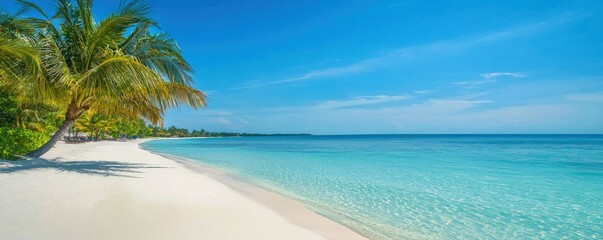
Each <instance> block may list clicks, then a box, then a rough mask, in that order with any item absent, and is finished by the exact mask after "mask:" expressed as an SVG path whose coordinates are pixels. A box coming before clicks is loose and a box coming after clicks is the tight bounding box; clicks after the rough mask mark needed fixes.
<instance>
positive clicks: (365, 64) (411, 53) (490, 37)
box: [233, 14, 577, 89]
mask: <svg viewBox="0 0 603 240" xmlns="http://www.w3.org/2000/svg"><path fill="white" fill-rule="evenodd" d="M576 18H577V16H575V15H573V14H563V15H560V16H557V17H555V18H551V19H548V20H544V21H539V22H535V23H531V24H525V25H522V26H517V27H514V28H508V29H503V30H500V31H496V32H492V33H489V34H484V35H480V36H474V37H470V38H463V39H458V38H457V39H450V40H445V41H439V42H435V43H430V44H424V45H417V46H411V47H405V48H399V49H394V50H391V51H388V52H386V53H385V54H383V55H381V56H377V57H373V58H368V59H364V60H360V61H357V62H354V63H351V64H348V65H345V66H339V67H332V68H324V69H317V70H312V71H308V72H307V73H305V74H302V75H300V76H295V77H290V78H285V79H281V80H276V81H270V82H252V83H247V84H243V85H240V86H238V87H235V88H233V89H248V88H257V87H263V86H270V85H277V84H284V83H293V82H301V81H308V80H315V79H323V78H329V77H337V76H345V75H351V74H357V73H361V72H366V71H371V70H374V69H377V68H380V67H384V66H387V65H388V64H394V63H400V62H401V61H404V60H411V59H414V58H415V57H420V56H423V55H427V54H428V53H437V52H442V51H455V50H463V49H467V48H470V47H473V46H475V45H479V44H485V43H490V42H496V41H501V40H506V39H513V38H518V37H524V36H530V35H533V34H536V33H538V32H539V31H542V30H545V29H548V28H551V27H554V26H557V25H559V24H562V23H565V22H569V21H572V20H574V19H576ZM492 74H495V75H493V76H488V77H491V78H496V77H499V76H504V74H513V73H492ZM496 74H503V75H498V76H497V75H496ZM507 76H511V75H507Z"/></svg>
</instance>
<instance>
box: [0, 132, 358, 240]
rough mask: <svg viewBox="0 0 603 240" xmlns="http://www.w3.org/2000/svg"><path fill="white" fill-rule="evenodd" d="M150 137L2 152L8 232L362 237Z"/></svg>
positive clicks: (2, 202) (2, 222)
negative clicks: (21, 155) (31, 156)
mask: <svg viewBox="0 0 603 240" xmlns="http://www.w3.org/2000/svg"><path fill="white" fill-rule="evenodd" d="M144 141H148V139H144V140H136V141H131V142H125V143H124V142H93V143H87V144H83V145H79V144H76V145H74V144H64V143H60V144H57V147H56V148H54V149H52V150H51V151H50V152H49V153H48V154H47V155H45V156H44V157H43V158H42V159H36V160H31V161H19V162H8V161H2V162H0V181H2V182H3V184H2V185H0V192H2V193H3V194H2V195H0V206H2V211H1V213H0V236H4V237H7V238H10V239H13V238H14V239H141V238H144V239H366V238H364V237H362V236H360V235H359V234H357V233H356V232H353V231H352V230H350V229H348V228H346V227H344V226H343V225H341V224H339V223H336V222H334V221H332V220H330V219H328V218H326V217H323V216H321V215H319V214H317V213H314V212H313V211H311V210H309V209H307V208H305V207H304V206H303V205H301V204H300V203H298V202H295V201H293V200H289V199H286V198H284V197H281V196H279V195H277V194H275V193H271V192H268V191H267V190H264V189H260V188H258V187H256V186H252V185H250V184H247V183H244V182H240V181H237V180H235V179H232V178H229V177H228V176H225V175H224V174H222V173H219V172H217V171H215V170H212V169H210V168H204V167H203V166H201V165H199V164H196V163H190V162H186V161H180V160H177V159H173V158H166V157H164V156H161V155H158V154H155V153H153V152H150V151H148V150H145V149H143V148H142V147H140V146H139V144H140V143H142V142H144Z"/></svg>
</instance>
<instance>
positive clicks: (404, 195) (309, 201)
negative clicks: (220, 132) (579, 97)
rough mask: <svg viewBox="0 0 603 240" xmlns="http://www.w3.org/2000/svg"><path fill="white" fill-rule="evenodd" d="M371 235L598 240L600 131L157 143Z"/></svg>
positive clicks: (602, 163) (602, 192)
mask: <svg viewBox="0 0 603 240" xmlns="http://www.w3.org/2000/svg"><path fill="white" fill-rule="evenodd" d="M143 147H145V148H147V149H150V150H152V151H155V152H159V153H164V154H170V155H175V156H180V157H185V158H189V159H192V160H194V161H198V162H201V163H203V164H204V165H208V166H210V167H213V168H217V169H220V170H222V171H224V172H226V173H228V174H231V175H233V176H236V177H238V178H240V179H243V180H245V181H248V182H251V183H253V184H256V185H259V186H261V187H263V188H267V189H269V190H272V191H274V192H277V193H280V194H282V195H285V196H287V197H290V198H293V199H296V200H298V201H300V202H302V203H304V204H305V205H306V206H308V207H309V208H310V209H312V210H314V211H316V212H318V213H320V214H322V215H325V216H327V217H329V218H331V219H334V220H335V221H338V222H340V223H342V224H344V225H347V226H349V227H350V228H352V229H354V230H356V231H358V232H360V233H362V234H364V235H366V236H368V237H370V238H372V239H601V238H603V136H602V135H583V136H580V135H577V136H569V135H365V136H295V137H245V138H242V137H241V138H209V139H179V140H158V141H151V142H147V143H145V144H143Z"/></svg>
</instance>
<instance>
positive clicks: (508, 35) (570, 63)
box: [3, 0, 603, 134]
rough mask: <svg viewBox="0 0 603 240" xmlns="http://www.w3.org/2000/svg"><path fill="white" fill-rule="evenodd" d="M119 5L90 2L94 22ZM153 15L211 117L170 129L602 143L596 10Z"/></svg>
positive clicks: (321, 4)
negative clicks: (522, 136)
mask: <svg viewBox="0 0 603 240" xmlns="http://www.w3.org/2000/svg"><path fill="white" fill-rule="evenodd" d="M3 2H5V1H3ZM43 2H48V1H43ZM118 2H119V1H117V0H116V1H96V15H97V17H100V16H102V15H104V14H106V13H107V12H109V11H110V10H112V9H114V8H115V7H116V5H117V3H118ZM3 4H4V3H3ZM149 4H150V5H151V7H152V9H153V16H154V17H155V18H156V19H157V20H158V21H159V23H160V26H161V28H162V29H163V30H164V31H166V32H168V33H170V34H171V35H172V36H173V37H174V38H176V39H177V40H178V42H179V44H180V46H181V47H182V49H183V51H184V55H185V57H186V58H187V60H188V61H189V62H190V63H191V64H192V65H193V67H194V69H195V71H196V72H195V78H196V81H197V87H198V88H199V89H201V90H203V91H205V92H207V93H208V95H209V107H208V108H207V109H204V110H200V111H194V110H190V109H179V110H171V111H170V112H169V113H168V114H167V115H166V125H177V126H180V127H186V128H190V129H200V128H204V129H206V130H211V131H237V132H260V133H277V132H279V133H313V134H344V133H603V57H602V56H603V12H602V10H603V4H601V3H600V2H599V1H437V2H436V1H402V0H397V1H312V0H309V1H308V0H307V1H265V0H254V1H227V0H223V1H185V0H171V1H159V0H152V1H149ZM6 8H8V9H14V5H11V4H9V5H8V6H7V7H6Z"/></svg>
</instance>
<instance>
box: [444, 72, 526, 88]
mask: <svg viewBox="0 0 603 240" xmlns="http://www.w3.org/2000/svg"><path fill="white" fill-rule="evenodd" d="M480 76H481V77H482V80H477V81H464V82H453V83H452V84H454V85H460V86H461V87H462V88H465V89H472V88H475V87H477V86H479V85H482V84H486V83H494V82H496V79H497V78H499V77H512V78H523V77H527V76H528V75H527V74H525V73H520V72H493V73H484V74H481V75H480Z"/></svg>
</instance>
